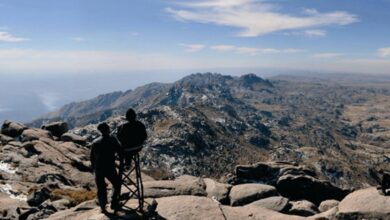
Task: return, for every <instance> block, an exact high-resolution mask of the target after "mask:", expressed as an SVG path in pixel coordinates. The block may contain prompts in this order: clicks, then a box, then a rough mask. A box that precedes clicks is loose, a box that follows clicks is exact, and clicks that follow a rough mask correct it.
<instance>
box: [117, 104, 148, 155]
mask: <svg viewBox="0 0 390 220" xmlns="http://www.w3.org/2000/svg"><path fill="white" fill-rule="evenodd" d="M136 117H137V115H136V113H135V111H134V110H133V109H131V108H130V109H129V110H127V112H126V120H127V122H126V123H124V124H122V125H120V126H119V127H118V131H117V138H118V140H119V142H120V143H121V145H122V148H123V149H124V151H125V152H127V154H130V155H131V154H134V153H137V152H138V151H140V150H141V149H142V144H143V143H144V141H145V140H146V138H147V134H146V128H145V125H144V124H142V122H140V121H138V120H137V119H136ZM130 155H125V156H126V157H125V158H129V156H130Z"/></svg>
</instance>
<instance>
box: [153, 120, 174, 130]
mask: <svg viewBox="0 0 390 220" xmlns="http://www.w3.org/2000/svg"><path fill="white" fill-rule="evenodd" d="M178 122H179V121H178V120H176V119H168V120H161V121H158V122H156V124H155V126H154V128H155V130H156V131H161V130H166V129H168V128H169V127H170V126H172V125H174V124H175V123H178Z"/></svg>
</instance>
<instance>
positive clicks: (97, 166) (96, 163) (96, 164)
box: [91, 123, 121, 213]
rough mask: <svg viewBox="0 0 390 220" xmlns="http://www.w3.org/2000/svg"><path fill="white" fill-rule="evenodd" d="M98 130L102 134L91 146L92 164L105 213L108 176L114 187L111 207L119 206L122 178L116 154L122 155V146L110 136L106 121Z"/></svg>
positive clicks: (99, 198) (99, 197) (116, 207)
mask: <svg viewBox="0 0 390 220" xmlns="http://www.w3.org/2000/svg"><path fill="white" fill-rule="evenodd" d="M98 130H99V131H100V132H101V134H102V136H101V137H100V138H98V139H97V140H95V141H94V142H93V143H92V146H91V164H92V168H93V170H94V172H95V182H96V186H97V197H98V200H99V205H100V208H101V211H102V212H103V213H107V210H106V204H107V185H106V183H105V178H107V179H108V180H109V181H110V182H111V184H112V186H113V187H112V188H113V193H112V199H111V208H112V209H114V210H117V209H118V208H119V205H118V199H119V193H120V187H121V178H120V176H119V175H118V173H117V171H116V169H115V155H116V154H118V155H121V147H120V145H119V143H118V141H117V139H116V138H114V137H111V136H110V127H109V126H108V125H107V124H106V123H101V124H99V126H98Z"/></svg>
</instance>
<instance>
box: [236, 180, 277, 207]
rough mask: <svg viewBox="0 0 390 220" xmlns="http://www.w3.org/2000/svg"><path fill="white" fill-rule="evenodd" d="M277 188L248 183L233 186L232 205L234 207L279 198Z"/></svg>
mask: <svg viewBox="0 0 390 220" xmlns="http://www.w3.org/2000/svg"><path fill="white" fill-rule="evenodd" d="M278 195H279V194H278V192H277V191H276V189H275V187H273V186H270V185H265V184H257V183H248V184H240V185H236V186H233V188H232V189H231V190H230V204H231V205H232V206H239V205H246V204H249V203H251V202H253V201H256V200H259V199H263V198H267V197H271V196H278Z"/></svg>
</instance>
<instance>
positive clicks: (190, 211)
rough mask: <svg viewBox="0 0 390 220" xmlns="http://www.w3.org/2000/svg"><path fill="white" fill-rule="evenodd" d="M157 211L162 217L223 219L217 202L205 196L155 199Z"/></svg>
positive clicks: (189, 219) (188, 219) (187, 219)
mask: <svg viewBox="0 0 390 220" xmlns="http://www.w3.org/2000/svg"><path fill="white" fill-rule="evenodd" d="M157 203H158V206H157V213H158V215H159V216H161V217H162V219H186V220H191V219H194V220H195V219H196V220H197V219H213V220H225V218H224V215H223V213H222V212H221V210H220V208H219V204H218V203H217V202H214V201H213V200H212V199H210V198H207V197H198V196H173V197H165V198H159V199H157Z"/></svg>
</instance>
